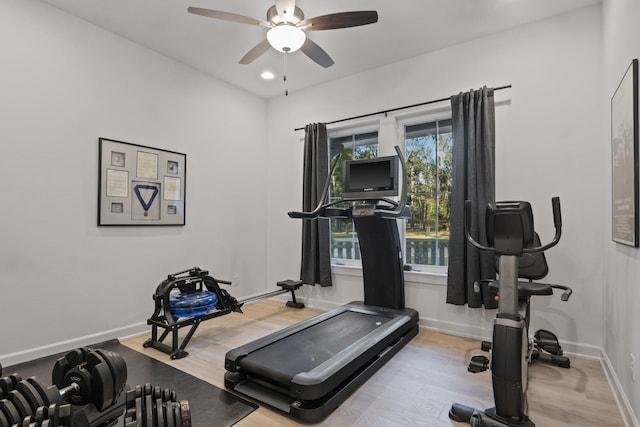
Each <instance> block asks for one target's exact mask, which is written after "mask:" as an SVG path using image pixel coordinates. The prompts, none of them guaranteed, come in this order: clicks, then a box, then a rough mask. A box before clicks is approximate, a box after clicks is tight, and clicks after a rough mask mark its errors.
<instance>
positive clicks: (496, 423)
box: [449, 403, 535, 427]
mask: <svg viewBox="0 0 640 427" xmlns="http://www.w3.org/2000/svg"><path fill="white" fill-rule="evenodd" d="M449 418H451V419H452V420H453V421H457V422H461V423H469V424H470V425H471V427H535V424H534V423H533V421H531V420H530V419H529V417H527V416H524V418H523V419H522V420H507V419H504V418H503V417H501V416H499V415H498V414H496V409H495V408H489V409H487V410H485V411H478V410H477V409H474V408H472V407H470V406H466V405H462V404H460V403H454V404H453V405H452V406H451V409H450V410H449Z"/></svg>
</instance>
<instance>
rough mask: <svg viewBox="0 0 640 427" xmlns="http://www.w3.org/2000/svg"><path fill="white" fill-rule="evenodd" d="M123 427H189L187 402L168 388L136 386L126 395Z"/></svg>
mask: <svg viewBox="0 0 640 427" xmlns="http://www.w3.org/2000/svg"><path fill="white" fill-rule="evenodd" d="M124 427H191V410H190V407H189V402H188V401H186V400H181V401H178V400H177V396H176V392H175V391H171V390H169V389H168V388H164V389H163V388H161V387H159V386H155V387H153V386H152V385H151V384H149V383H147V384H145V385H144V386H139V385H138V386H136V387H135V388H132V389H130V390H129V391H127V393H126V412H125V416H124Z"/></svg>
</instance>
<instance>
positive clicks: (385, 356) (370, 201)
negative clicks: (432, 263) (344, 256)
mask: <svg viewBox="0 0 640 427" xmlns="http://www.w3.org/2000/svg"><path fill="white" fill-rule="evenodd" d="M395 148H396V152H397V155H396V156H387V157H379V158H376V159H366V160H350V161H346V162H344V166H343V196H342V197H343V198H342V199H341V200H338V201H336V202H332V203H329V204H322V201H324V200H326V195H327V192H328V188H329V182H330V178H331V176H332V175H333V170H334V169H335V167H336V165H337V163H338V161H339V158H336V159H335V161H334V162H333V165H332V167H331V171H330V173H329V177H328V178H327V182H326V183H325V186H324V190H323V193H322V196H321V198H320V200H321V203H320V204H319V205H318V206H317V207H316V209H315V210H314V211H312V212H289V216H290V217H292V218H302V219H303V220H305V221H306V220H313V219H316V218H350V219H352V220H353V222H354V225H355V229H356V232H357V235H358V240H359V242H360V253H361V259H362V274H363V279H364V301H356V302H351V303H349V304H346V305H344V306H341V307H338V308H335V309H333V310H330V311H328V312H326V313H323V314H320V315H318V316H315V317H313V318H310V319H307V320H304V321H302V322H299V323H297V324H295V325H292V326H289V327H287V328H285V329H282V330H280V331H278V332H275V333H272V334H270V335H267V336H265V337H263V338H260V339H257V340H255V341H253V342H250V343H248V344H246V345H243V346H241V347H238V348H235V349H233V350H231V351H229V352H228V353H227V354H226V356H225V369H226V370H227V372H226V373H225V386H226V387H227V388H229V389H232V390H235V391H236V392H238V393H240V394H243V395H245V396H248V397H250V398H253V399H255V400H257V401H259V402H262V403H264V404H266V405H269V406H271V407H272V408H275V409H278V410H280V411H282V412H285V413H286V414H288V415H289V416H290V417H292V418H294V419H296V420H299V421H302V422H305V423H315V422H318V421H321V420H322V419H324V418H326V417H327V415H329V414H330V413H331V412H332V411H333V410H334V409H335V408H337V407H338V406H339V405H340V404H341V403H342V402H343V401H344V400H345V399H346V398H347V397H349V395H351V394H352V393H353V392H354V391H355V390H356V389H357V388H358V387H359V386H360V385H361V384H363V383H364V382H365V381H366V380H367V379H368V378H370V377H371V375H373V374H374V373H375V372H376V371H377V370H378V369H380V367H382V365H384V363H386V362H387V361H388V360H389V359H390V358H391V357H392V356H393V355H395V354H396V353H397V352H398V351H399V350H400V349H401V348H402V347H403V346H404V345H406V344H407V343H408V342H409V341H410V340H411V339H412V338H413V337H414V336H416V335H417V334H418V321H419V317H418V312H417V311H416V310H413V309H411V308H406V307H405V305H404V274H403V260H402V249H401V244H400V238H399V234H398V226H397V222H396V220H397V219H398V218H409V217H410V216H411V211H410V209H409V207H408V206H406V198H407V195H406V164H405V162H404V158H403V156H402V153H401V152H400V149H399V148H398V147H395ZM398 162H399V163H400V165H401V172H402V176H403V179H402V191H401V197H400V201H399V202H395V201H393V200H391V199H388V198H385V197H389V196H391V195H395V196H397V194H398V181H399V179H398V178H399V174H398ZM345 201H347V202H351V203H350V207H348V208H342V207H335V206H336V205H337V204H339V203H342V202H345ZM342 204H343V205H344V203H342Z"/></svg>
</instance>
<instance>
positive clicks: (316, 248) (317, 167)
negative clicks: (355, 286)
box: [300, 123, 331, 286]
mask: <svg viewBox="0 0 640 427" xmlns="http://www.w3.org/2000/svg"><path fill="white" fill-rule="evenodd" d="M328 174H329V148H328V143H327V126H326V124H324V123H311V124H308V125H306V126H305V137H304V170H303V178H302V186H303V187H302V210H303V211H307V212H308V211H312V210H314V209H315V208H316V206H317V205H318V202H320V200H319V198H320V196H322V190H323V187H324V184H325V181H326V179H327V175H328ZM322 202H326V200H323V201H322ZM329 245H330V243H329V220H328V219H326V218H320V219H313V220H311V219H303V220H302V266H301V268H300V280H302V281H303V282H304V283H306V284H310V285H315V284H319V285H320V286H331V256H330V248H329Z"/></svg>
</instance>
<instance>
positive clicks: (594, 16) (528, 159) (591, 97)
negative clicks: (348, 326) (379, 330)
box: [267, 5, 608, 356]
mask: <svg viewBox="0 0 640 427" xmlns="http://www.w3.org/2000/svg"><path fill="white" fill-rule="evenodd" d="M601 37H602V35H601V9H600V6H599V5H598V6H594V7H589V8H586V9H582V10H579V11H576V12H573V13H570V14H566V15H561V16H558V17H555V18H552V19H547V20H544V21H541V22H538V23H535V24H532V25H527V26H525V27H520V28H517V29H514V30H511V31H508V32H503V33H499V34H495V35H491V36H489V37H485V38H482V39H478V40H474V41H472V42H469V43H465V44H461V45H458V46H454V47H451V48H448V49H445V50H442V51H438V52H435V53H432V54H428V55H423V56H419V57H416V58H413V59H410V60H406V61H403V62H399V63H395V64H392V65H389V66H386V67H382V68H379V69H374V70H370V71H367V72H364V73H361V74H358V75H354V76H351V77H348V78H345V79H341V80H338V81H334V82H330V83H328V84H324V85H322V86H318V87H314V88H311V89H308V90H304V91H300V92H294V93H290V94H289V96H288V97H279V98H274V99H271V100H270V101H269V104H268V114H269V115H268V140H269V150H268V151H267V155H268V156H269V158H268V159H269V163H270V164H272V165H274V166H273V167H270V168H269V184H268V201H269V208H268V218H269V222H268V236H267V242H268V255H267V271H268V274H267V277H268V279H269V281H275V280H278V279H282V278H285V277H294V276H296V275H297V274H298V271H299V259H300V255H299V253H300V224H299V222H297V221H294V220H291V219H289V218H288V217H287V215H286V212H287V211H288V210H294V209H299V208H300V206H301V185H300V182H301V162H302V149H303V147H302V145H303V144H302V143H301V141H300V139H301V138H302V137H303V134H304V132H301V131H299V132H295V131H294V128H296V127H300V126H303V125H305V124H306V123H309V122H317V121H332V120H337V119H342V118H345V117H351V116H356V115H360V114H364V113H369V112H374V111H380V110H384V109H387V108H394V107H399V106H402V105H411V104H414V103H419V102H423V101H428V100H431V99H437V98H442V97H446V96H449V95H452V94H455V93H458V92H460V91H466V90H468V89H470V88H478V87H481V86H482V85H485V84H486V85H489V86H501V85H505V84H512V85H513V88H511V89H506V90H503V91H499V92H496V100H497V107H496V146H497V149H496V151H497V154H496V169H497V170H496V174H497V177H496V178H497V188H496V191H497V198H498V199H524V200H530V201H531V202H532V204H533V207H534V214H535V216H536V228H537V229H538V230H539V232H540V234H541V235H542V239H543V241H548V240H550V239H551V238H552V237H553V221H552V213H551V197H552V196H556V195H557V196H560V198H561V202H562V208H563V219H564V228H563V237H562V241H561V242H560V244H559V245H558V246H557V247H556V248H554V249H552V250H551V251H549V253H548V262H549V264H550V274H549V276H548V280H549V281H550V282H552V283H553V282H555V283H563V284H567V285H569V286H572V287H573V288H574V290H575V292H574V294H573V296H572V297H571V299H570V301H569V302H568V303H563V302H561V301H560V298H559V295H556V296H555V297H553V298H551V297H539V298H537V299H536V300H535V301H534V303H533V309H534V312H535V315H534V318H533V320H532V329H533V330H535V329H537V328H545V329H551V330H554V331H556V332H557V334H558V335H559V337H560V338H561V340H562V341H563V345H564V347H565V349H566V350H567V351H576V352H579V353H582V354H588V355H593V356H600V351H599V349H600V347H601V346H602V344H603V341H602V302H601V301H602V294H603V292H602V275H603V271H602V268H603V267H602V261H601V260H602V249H601V246H600V245H601V242H602V239H603V236H604V234H605V233H604V231H603V227H602V223H603V217H604V212H605V211H606V210H607V202H608V200H607V199H606V197H605V194H606V193H607V191H608V187H607V183H606V180H605V165H603V160H604V159H605V157H606V155H607V150H608V145H607V144H603V142H602V133H603V132H602V116H601V114H602V108H601V81H602V77H601V59H602V52H601ZM442 108H447V104H446V103H444V104H439V105H436V106H433V107H432V108H431V109H430V110H436V109H442ZM344 270H345V269H344V268H342V269H339V270H338V271H339V272H343V271H344ZM415 277H416V275H415V274H414V275H411V276H408V277H407V280H408V281H409V282H408V283H407V290H406V293H407V305H409V306H411V307H413V308H416V309H417V310H418V311H419V312H420V316H421V322H422V324H423V325H426V326H429V327H433V328H438V329H441V330H444V331H451V332H455V333H458V334H465V335H474V336H487V337H488V336H490V329H491V319H492V317H493V315H494V314H495V313H494V312H493V311H487V312H485V311H484V310H472V309H467V308H465V307H457V306H452V305H448V304H446V303H445V295H446V288H445V287H444V286H442V283H444V282H443V280H442V278H430V279H428V280H429V281H431V282H432V283H435V284H428V283H418V281H414V280H415V279H414V278H415ZM306 292H307V296H308V297H309V298H310V299H311V303H313V304H316V305H319V306H330V305H335V304H340V303H345V302H348V301H349V300H353V299H361V298H362V282H361V279H360V278H358V277H354V276H352V275H346V276H345V275H342V274H337V275H336V277H335V282H334V287H333V288H331V289H320V288H313V289H311V290H307V291H306Z"/></svg>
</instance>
